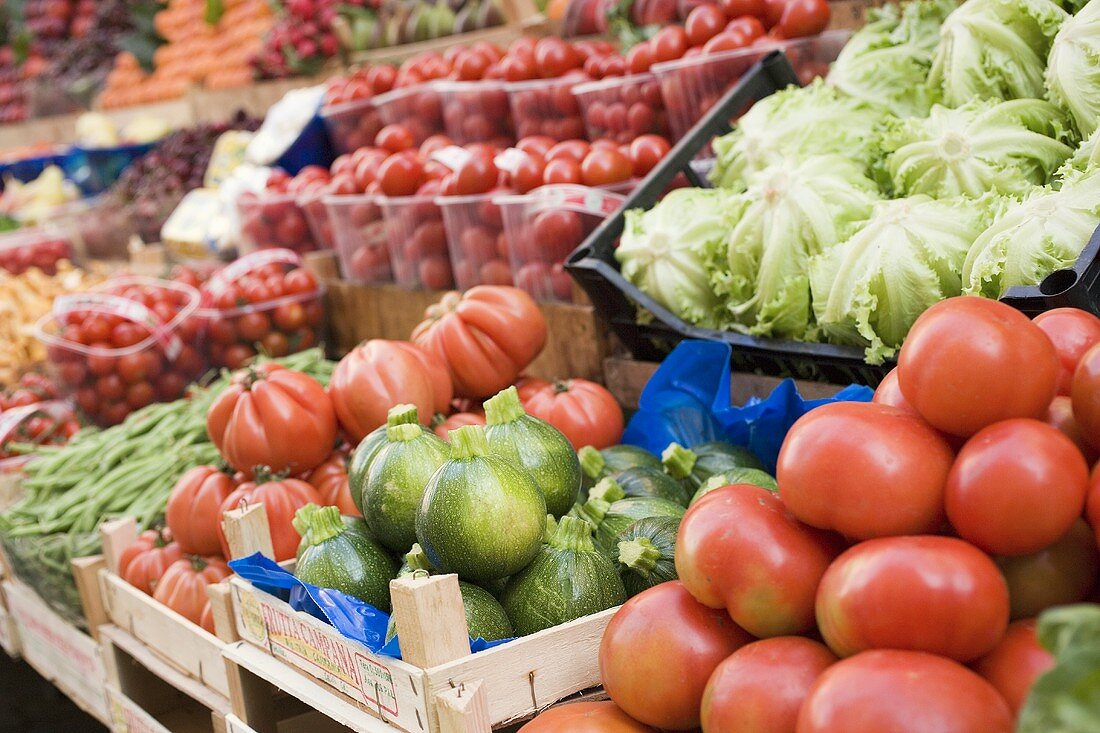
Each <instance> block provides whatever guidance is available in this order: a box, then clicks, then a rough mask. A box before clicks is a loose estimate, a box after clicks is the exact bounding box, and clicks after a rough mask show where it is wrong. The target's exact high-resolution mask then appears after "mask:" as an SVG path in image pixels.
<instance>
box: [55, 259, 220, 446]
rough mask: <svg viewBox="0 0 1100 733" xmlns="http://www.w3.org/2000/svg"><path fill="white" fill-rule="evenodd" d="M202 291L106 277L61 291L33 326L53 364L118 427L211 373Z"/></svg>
mask: <svg viewBox="0 0 1100 733" xmlns="http://www.w3.org/2000/svg"><path fill="white" fill-rule="evenodd" d="M199 303H200V295H199V291H198V290H196V289H195V288H193V287H191V286H190V285H185V284H183V283H177V282H172V281H169V280H158V279H156V278H148V277H120V278H114V279H111V280H108V281H107V282H105V283H103V284H102V285H100V286H99V287H98V288H96V289H95V290H93V291H90V292H86V293H76V294H72V295H63V296H60V297H58V298H56V299H55V300H54V303H53V310H52V311H51V312H50V313H48V314H46V315H45V316H43V317H42V318H41V319H40V320H39V321H38V323H37V324H35V331H36V335H37V337H38V338H39V339H40V340H41V341H42V342H43V343H44V344H45V346H46V358H47V365H48V367H49V370H50V371H51V372H52V376H53V377H54V380H55V382H56V383H57V384H58V386H59V388H60V390H61V393H62V394H63V395H64V396H66V397H68V396H71V397H72V398H73V400H74V401H75V403H76V405H77V406H78V407H79V408H80V409H81V411H82V412H83V413H84V414H85V415H87V416H88V418H89V419H91V420H92V421H93V422H95V423H96V424H98V425H116V424H118V423H120V422H122V421H123V420H124V419H125V418H126V416H127V415H129V414H130V413H131V412H132V411H134V410H137V409H140V408H142V407H145V406H146V405H148V404H150V403H152V402H166V401H170V400H175V399H178V398H180V397H182V396H183V394H184V392H185V391H186V389H187V386H188V385H189V384H191V382H193V381H194V380H195V379H197V378H198V377H199V376H201V375H202V373H203V372H204V371H206V368H207V365H206V360H205V358H204V356H203V351H204V349H203V346H204V343H203V341H204V336H205V334H204V329H203V325H204V324H203V320H202V318H201V317H200V316H199V313H198V308H199Z"/></svg>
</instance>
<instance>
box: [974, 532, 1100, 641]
mask: <svg viewBox="0 0 1100 733" xmlns="http://www.w3.org/2000/svg"><path fill="white" fill-rule="evenodd" d="M994 560H995V561H996V563H997V566H998V567H1000V569H1001V574H1002V575H1004V577H1005V582H1007V583H1008V599H1009V604H1010V613H1011V616H1012V618H1014V619H1018V618H1030V617H1032V616H1038V615H1039V614H1040V613H1042V612H1043V611H1045V610H1046V609H1048V608H1050V607H1052V606H1064V605H1067V604H1070V603H1079V602H1081V601H1083V600H1085V599H1086V598H1088V597H1089V594H1090V593H1092V591H1093V589H1094V588H1095V587H1096V582H1097V575H1098V574H1100V552H1098V551H1097V548H1096V538H1095V537H1094V536H1093V534H1092V529H1090V528H1089V526H1088V525H1087V524H1085V522H1084V520H1081V519H1078V520H1076V521H1075V522H1074V523H1073V526H1071V527H1070V529H1069V532H1066V534H1065V536H1064V537H1062V538H1061V539H1060V540H1058V541H1057V542H1055V543H1054V544H1053V545H1051V546H1050V547H1046V548H1044V549H1042V550H1040V551H1039V552H1036V553H1034V554H1031V555H1018V556H1016V557H997V558H994Z"/></svg>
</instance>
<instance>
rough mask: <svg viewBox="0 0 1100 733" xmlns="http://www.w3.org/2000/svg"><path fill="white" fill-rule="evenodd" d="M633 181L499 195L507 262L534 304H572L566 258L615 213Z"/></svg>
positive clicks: (497, 200) (553, 187)
mask: <svg viewBox="0 0 1100 733" xmlns="http://www.w3.org/2000/svg"><path fill="white" fill-rule="evenodd" d="M632 186H633V182H631V183H627V184H618V185H617V186H615V187H612V188H592V187H589V186H576V185H573V184H568V183H559V184H551V185H549V186H542V187H540V188H536V189H535V190H534V191H531V192H530V193H527V194H524V195H521V196H515V195H498V196H496V197H495V198H494V199H493V201H494V202H495V203H496V204H497V205H498V206H499V207H500V212H501V216H502V220H503V222H504V234H505V237H506V239H507V242H508V258H509V263H510V265H511V268H512V277H513V279H514V280H515V284H516V287H517V288H520V289H521V290H525V291H527V293H529V294H530V295H531V297H532V298H534V299H535V300H541V301H558V302H563V303H568V302H572V300H573V279H572V278H571V277H570V276H569V273H568V272H566V271H565V260H566V259H567V258H568V257H569V255H570V254H571V253H572V252H573V250H575V249H576V248H577V247H579V246H580V245H581V243H582V242H584V240H585V239H587V238H588V235H589V234H591V233H592V232H593V230H595V228H596V227H597V226H599V224H600V222H601V221H603V220H604V219H606V218H607V217H608V216H610V215H611V214H613V213H614V212H615V211H616V210H617V209H618V208H619V206H621V205H622V203H623V201H625V200H626V196H625V195H624V194H625V193H626V191H627V190H629V188H631V187H632Z"/></svg>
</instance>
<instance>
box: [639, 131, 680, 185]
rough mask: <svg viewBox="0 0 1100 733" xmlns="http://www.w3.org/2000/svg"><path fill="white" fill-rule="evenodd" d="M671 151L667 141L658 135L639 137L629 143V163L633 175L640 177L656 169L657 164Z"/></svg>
mask: <svg viewBox="0 0 1100 733" xmlns="http://www.w3.org/2000/svg"><path fill="white" fill-rule="evenodd" d="M671 149H672V146H671V145H669V142H668V140H665V139H664V138H663V137H661V136H660V135H639V136H638V137H636V138H634V140H633V141H631V143H630V162H631V164H632V165H633V167H634V175H635V176H638V177H642V176H644V175H646V174H647V173H649V172H650V171H651V170H653V169H654V168H656V167H657V164H658V163H660V162H661V160H662V159H663V158H664V157H665V156H666V155H668V151H669V150H671Z"/></svg>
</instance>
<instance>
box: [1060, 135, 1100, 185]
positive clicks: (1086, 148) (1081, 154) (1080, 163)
mask: <svg viewBox="0 0 1100 733" xmlns="http://www.w3.org/2000/svg"><path fill="white" fill-rule="evenodd" d="M1098 170H1100V129H1097V130H1096V132H1094V133H1092V134H1091V135H1089V137H1088V139H1087V140H1085V141H1084V142H1083V143H1081V145H1080V146H1078V148H1077V150H1075V151H1074V152H1073V156H1072V157H1071V158H1070V159H1069V160H1067V161H1066V164H1065V165H1063V166H1062V167H1061V168H1060V169H1058V181H1059V182H1060V183H1061V184H1063V185H1065V183H1066V182H1068V181H1071V180H1073V179H1074V178H1080V177H1081V175H1082V174H1086V173H1092V172H1094V171H1098Z"/></svg>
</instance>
